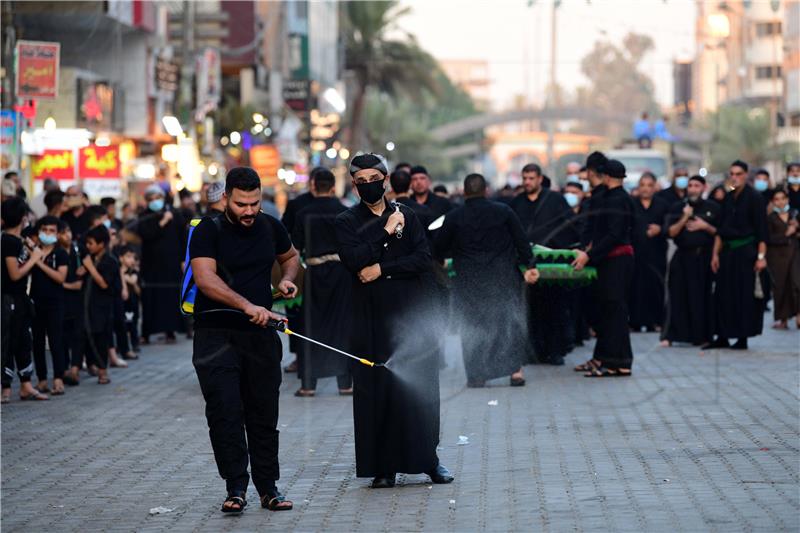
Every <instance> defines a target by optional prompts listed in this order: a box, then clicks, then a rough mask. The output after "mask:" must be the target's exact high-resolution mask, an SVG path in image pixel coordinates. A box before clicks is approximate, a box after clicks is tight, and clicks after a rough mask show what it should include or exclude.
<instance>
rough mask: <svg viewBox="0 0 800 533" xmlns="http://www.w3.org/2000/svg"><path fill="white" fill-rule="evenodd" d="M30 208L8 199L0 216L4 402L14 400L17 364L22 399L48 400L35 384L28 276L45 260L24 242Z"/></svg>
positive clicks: (14, 199) (39, 252)
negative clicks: (0, 230) (24, 225)
mask: <svg viewBox="0 0 800 533" xmlns="http://www.w3.org/2000/svg"><path fill="white" fill-rule="evenodd" d="M27 212H28V205H27V204H26V203H25V200H23V199H22V198H20V197H19V196H12V197H11V198H9V199H7V200H4V201H3V204H2V208H1V209H0V213H2V217H3V236H2V243H0V252H2V256H3V264H2V283H0V290H2V296H3V307H2V325H1V326H0V333H2V341H0V342H2V344H0V346H1V347H2V364H3V375H2V384H3V393H2V401H3V403H7V402H9V401H10V400H11V380H12V379H13V378H14V366H15V365H16V369H17V375H18V376H19V381H20V388H19V396H20V399H22V400H48V399H49V397H48V396H47V395H45V394H42V393H40V392H39V391H37V390H36V389H34V388H33V385H31V374H33V362H32V361H31V329H30V328H31V316H32V314H33V309H32V307H33V306H32V304H31V301H30V299H29V298H28V294H27V293H26V289H27V286H28V274H29V273H30V271H31V270H33V269H34V268H35V267H36V263H37V262H38V261H39V260H40V259H41V258H42V256H43V252H42V249H41V248H38V247H35V248H33V249H31V248H30V247H29V246H27V245H26V244H25V243H24V242H23V241H22V237H21V234H22V223H23V220H24V218H25V214H26V213H27Z"/></svg>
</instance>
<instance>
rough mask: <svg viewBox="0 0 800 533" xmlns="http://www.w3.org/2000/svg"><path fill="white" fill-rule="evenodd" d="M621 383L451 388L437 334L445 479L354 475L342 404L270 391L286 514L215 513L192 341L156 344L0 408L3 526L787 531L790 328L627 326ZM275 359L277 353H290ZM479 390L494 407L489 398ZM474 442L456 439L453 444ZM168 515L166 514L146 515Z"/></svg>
mask: <svg viewBox="0 0 800 533" xmlns="http://www.w3.org/2000/svg"><path fill="white" fill-rule="evenodd" d="M633 339H634V345H635V353H636V363H635V369H634V371H635V375H634V377H633V378H631V379H607V380H587V379H584V378H582V377H580V375H579V374H576V373H574V372H572V371H571V368H570V365H572V364H575V363H578V362H582V361H583V360H585V359H586V358H587V357H588V355H589V353H590V346H587V347H585V348H579V349H577V350H576V351H575V352H573V354H571V355H570V356H569V357H568V366H567V367H561V368H554V367H542V366H535V367H527V368H526V374H527V378H528V385H527V386H526V387H523V388H509V387H507V386H504V385H505V383H504V381H503V380H500V381H497V382H493V383H492V384H493V385H496V386H491V387H488V388H485V389H465V388H464V385H463V384H464V374H463V369H462V366H461V364H460V362H459V361H458V358H459V357H460V351H459V348H458V343H457V341H456V340H455V339H454V338H450V339H449V341H448V349H447V352H448V353H447V358H448V362H449V364H450V366H449V367H448V368H447V369H445V370H444V371H443V373H442V440H441V450H440V452H439V454H440V457H441V458H442V461H443V462H444V464H446V465H447V466H448V467H449V468H450V469H451V470H452V471H453V473H454V474H455V476H456V482H455V483H453V484H451V485H443V486H438V485H431V484H430V483H429V480H428V479H427V477H426V476H421V475H414V476H400V478H399V484H398V486H397V487H396V488H394V489H386V490H371V489H369V488H368V484H369V480H366V479H357V478H355V477H354V476H355V465H354V455H353V454H354V448H353V437H352V411H351V409H352V406H351V401H352V400H351V399H350V398H343V397H339V396H338V395H336V388H335V381H334V380H332V379H331V380H323V381H321V382H320V389H319V391H318V396H317V397H316V398H314V399H302V398H295V397H293V396H292V394H291V393H292V392H294V390H295V389H296V388H297V387H298V381H297V379H296V377H295V376H294V375H290V376H287V377H286V378H285V379H284V384H283V386H282V392H283V394H282V396H281V417H280V430H281V455H280V459H281V471H282V476H283V477H282V479H281V481H280V484H279V486H280V487H281V488H282V489H283V490H285V491H286V493H287V496H288V497H290V498H291V499H292V500H294V502H295V509H294V510H293V511H291V512H283V513H271V512H269V511H265V510H262V509H260V508H259V507H258V505H257V504H258V500H257V495H256V493H255V490H254V489H253V488H252V486H251V489H250V493H249V499H250V502H251V505H250V507H248V509H247V510H246V511H245V513H244V514H243V515H241V516H226V515H222V514H221V513H220V512H219V506H220V504H221V501H222V499H223V497H224V484H223V482H222V481H221V480H220V479H219V478H218V476H217V471H216V467H215V465H214V460H213V456H212V454H211V446H210V444H209V440H208V435H207V427H206V423H205V418H204V415H203V401H202V398H201V396H200V390H199V386H198V385H197V381H196V378H195V375H194V371H193V368H192V365H191V356H190V351H191V344H190V343H188V342H185V341H183V342H180V343H178V344H177V345H173V346H161V345H155V346H151V347H147V348H145V351H144V353H143V355H142V358H141V359H140V360H139V361H133V362H132V363H131V367H130V368H128V369H125V370H116V369H115V370H114V371H113V373H112V379H113V383H112V384H111V385H110V386H104V387H101V386H98V385H96V383H95V382H94V380H92V379H84V382H83V383H82V384H81V385H80V387H77V388H70V389H68V391H67V395H66V396H64V397H59V398H53V399H52V400H51V401H49V402H40V403H21V402H19V401H18V400H16V398H17V396H16V390H15V396H14V401H13V402H12V403H10V404H8V405H4V406H3V408H2V530H3V531H36V530H52V531H100V530H102V531H163V530H170V531H263V530H266V529H275V530H298V531H378V530H391V531H422V530H424V531H475V530H491V531H508V530H516V531H637V532H640V531H670V532H671V531H720V532H730V531H770V532H771V531H798V529H800V506H799V504H800V502H799V501H798V494H800V491H799V490H798V489H799V488H800V486H799V485H800V472H799V471H798V457H800V455H799V454H798V450H799V449H800V442H799V439H800V403H798V377H799V376H800V373H799V370H800V369H799V368H798V353H799V352H800V334H798V332H797V331H795V330H792V331H790V332H775V331H772V330H769V331H767V332H766V334H765V335H764V336H762V337H759V338H757V339H754V340H751V350H750V351H749V352H746V353H741V352H732V351H715V352H709V353H706V354H701V353H700V352H699V351H698V350H697V349H694V348H669V349H663V348H659V347H658V346H657V344H658V339H657V337H656V336H655V335H654V334H637V335H634V337H633ZM287 360H288V356H287V358H285V360H284V361H285V362H286V361H287ZM492 400H496V401H497V405H490V404H489V402H490V401H492ZM460 435H463V436H466V437H468V439H469V443H468V444H466V445H458V444H457V443H458V440H459V436H460ZM158 506H164V507H167V508H170V509H172V511H171V512H169V513H166V514H161V515H155V516H151V515H150V514H149V510H150V509H151V508H154V507H158Z"/></svg>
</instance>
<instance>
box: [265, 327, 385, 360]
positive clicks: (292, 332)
mask: <svg viewBox="0 0 800 533" xmlns="http://www.w3.org/2000/svg"><path fill="white" fill-rule="evenodd" d="M267 326H268V327H270V328H274V329H276V330H277V331H282V332H283V333H286V334H287V335H294V336H295V337H299V338H301V339H303V340H304V341H307V342H311V343H314V344H316V345H318V346H322V347H323V348H327V349H329V350H332V351H334V352H336V353H339V354H341V355H344V356H346V357H349V358H350V359H355V360H356V361H358V362H359V363H361V364H362V365H367V366H371V367H376V366H384V364H383V363H375V362H373V361H370V360H369V359H364V358H363V357H356V356H355V355H353V354H349V353H347V352H345V351H342V350H339V349H338V348H334V347H333V346H328V345H327V344H325V343H322V342H319V341H317V340H314V339H312V338H310V337H306V336H305V335H300V334H299V333H296V332H294V331H292V330H290V329H289V328H288V327H286V322H284V321H283V320H275V319H274V318H270V319H269V320H267Z"/></svg>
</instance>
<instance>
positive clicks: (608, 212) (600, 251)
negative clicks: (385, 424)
mask: <svg viewBox="0 0 800 533" xmlns="http://www.w3.org/2000/svg"><path fill="white" fill-rule="evenodd" d="M601 172H602V174H603V178H604V181H605V185H606V190H605V192H604V193H603V196H602V200H601V202H600V203H599V205H595V204H594V203H593V204H592V209H593V210H594V209H597V213H596V215H594V217H593V222H592V234H591V242H590V243H589V246H588V248H587V251H583V250H579V251H578V255H577V257H576V258H575V261H574V262H573V263H572V264H573V266H574V267H575V269H576V270H580V269H582V268H583V267H584V266H586V264H587V263H589V262H590V261H591V263H592V264H594V265H595V266H596V267H597V281H596V282H595V285H596V287H595V298H596V300H595V303H596V305H597V322H596V329H597V343H596V344H595V346H594V354H593V357H592V359H591V360H589V361H587V362H586V363H584V364H583V365H579V366H578V367H576V368H575V370H578V371H582V370H585V371H586V374H584V375H585V376H586V377H598V378H604V377H628V376H630V375H631V367H632V366H633V350H632V349H631V338H630V329H629V328H628V301H629V293H630V287H631V278H632V276H633V246H631V239H632V235H631V234H632V230H633V209H634V207H633V201H632V200H631V198H630V196H629V195H628V193H627V192H625V189H623V188H622V180H623V179H625V165H623V164H622V163H621V162H619V161H617V160H615V159H611V160H608V161H607V162H606V163H605V164H604V165H603V166H602V170H601Z"/></svg>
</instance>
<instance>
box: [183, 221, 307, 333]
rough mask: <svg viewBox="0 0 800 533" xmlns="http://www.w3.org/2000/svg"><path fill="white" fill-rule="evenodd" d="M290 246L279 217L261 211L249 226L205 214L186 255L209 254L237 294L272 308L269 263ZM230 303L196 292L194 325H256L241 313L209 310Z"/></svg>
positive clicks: (221, 276)
mask: <svg viewBox="0 0 800 533" xmlns="http://www.w3.org/2000/svg"><path fill="white" fill-rule="evenodd" d="M291 247H292V242H291V240H290V239H289V233H288V232H287V231H286V228H285V227H284V226H283V224H281V223H280V221H279V220H277V219H275V218H273V217H271V216H269V215H265V214H263V213H261V214H259V215H258V216H257V217H256V220H255V222H254V223H253V225H252V226H251V227H249V228H245V227H242V226H240V225H238V224H236V225H235V224H232V223H231V222H229V221H228V219H227V218H226V217H225V216H224V215H221V216H217V217H214V218H212V217H205V218H204V219H203V220H202V221H201V222H200V224H198V225H197V227H196V228H195V230H194V233H193V234H192V238H191V242H190V244H189V257H190V258H191V259H196V258H198V257H210V258H212V259H215V260H216V261H217V275H218V276H219V277H220V278H222V280H223V281H224V282H225V283H227V284H228V286H229V287H230V288H231V289H233V290H234V291H235V292H236V293H238V294H240V295H241V296H243V297H244V298H246V299H247V300H248V301H249V302H250V303H252V304H254V305H260V306H262V307H266V308H267V309H271V308H272V290H271V288H270V277H271V273H272V264H273V263H274V262H275V257H276V256H277V255H279V254H283V253H286V252H288V251H289V250H290V249H291ZM212 309H230V307H229V306H227V305H224V304H222V303H220V302H217V301H215V300H212V299H211V298H208V297H207V296H206V295H205V294H203V292H202V291H200V290H198V291H197V297H196V299H195V303H194V313H195V325H196V327H198V328H215V327H232V328H247V329H250V328H256V327H257V326H254V325H253V324H250V322H249V321H248V318H247V317H245V316H244V315H239V316H237V314H234V313H208V314H204V313H203V312H204V311H209V310H212Z"/></svg>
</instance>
